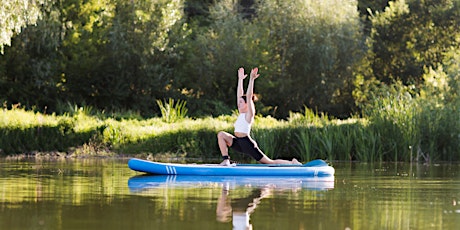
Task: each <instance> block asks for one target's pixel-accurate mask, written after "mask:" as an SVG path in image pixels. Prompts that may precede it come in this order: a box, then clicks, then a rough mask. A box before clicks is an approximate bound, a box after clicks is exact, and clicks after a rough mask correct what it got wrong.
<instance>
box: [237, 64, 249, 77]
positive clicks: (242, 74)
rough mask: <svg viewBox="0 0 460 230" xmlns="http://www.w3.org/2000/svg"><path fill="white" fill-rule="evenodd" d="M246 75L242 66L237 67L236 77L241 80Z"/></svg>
mask: <svg viewBox="0 0 460 230" xmlns="http://www.w3.org/2000/svg"><path fill="white" fill-rule="evenodd" d="M247 76H248V75H247V74H244V68H243V67H241V68H240V69H238V78H239V79H241V80H243V79H245V78H246V77H247Z"/></svg>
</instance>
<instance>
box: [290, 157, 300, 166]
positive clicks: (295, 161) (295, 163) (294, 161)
mask: <svg viewBox="0 0 460 230" xmlns="http://www.w3.org/2000/svg"><path fill="white" fill-rule="evenodd" d="M291 163H292V164H293V165H301V164H302V163H300V162H299V161H298V160H297V159H295V158H292V161H291Z"/></svg>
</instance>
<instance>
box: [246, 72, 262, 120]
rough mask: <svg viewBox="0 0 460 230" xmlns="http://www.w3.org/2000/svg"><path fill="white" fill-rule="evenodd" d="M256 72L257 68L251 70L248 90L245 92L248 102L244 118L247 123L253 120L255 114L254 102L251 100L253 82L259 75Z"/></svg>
mask: <svg viewBox="0 0 460 230" xmlns="http://www.w3.org/2000/svg"><path fill="white" fill-rule="evenodd" d="M258 71H259V69H258V68H257V67H256V68H254V69H252V70H251V75H250V77H249V84H248V89H247V92H246V98H247V102H248V114H247V116H246V120H247V121H248V122H249V123H251V122H252V119H253V118H254V115H255V114H256V108H255V105H254V101H253V99H252V98H253V96H254V80H256V79H257V78H258V77H259V74H258V73H257V72H258Z"/></svg>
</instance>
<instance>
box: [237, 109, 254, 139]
mask: <svg viewBox="0 0 460 230" xmlns="http://www.w3.org/2000/svg"><path fill="white" fill-rule="evenodd" d="M234 126H235V132H238V133H246V134H249V133H250V132H251V124H250V123H248V122H247V121H246V113H240V115H239V116H238V119H236V121H235V124H234Z"/></svg>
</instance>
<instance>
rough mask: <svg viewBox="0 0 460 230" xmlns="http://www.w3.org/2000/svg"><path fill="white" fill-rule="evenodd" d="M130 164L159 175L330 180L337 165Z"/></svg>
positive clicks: (136, 160) (139, 160) (317, 161)
mask: <svg viewBox="0 0 460 230" xmlns="http://www.w3.org/2000/svg"><path fill="white" fill-rule="evenodd" d="M128 166H129V168H130V169H132V170H134V171H138V172H143V173H148V174H158V175H195V176H296V177H312V178H313V177H314V178H325V179H327V178H329V179H331V177H334V173H335V170H334V168H333V167H331V166H329V165H328V164H327V163H326V162H325V161H323V160H313V161H310V162H308V163H306V164H304V165H273V164H241V165H239V164H236V165H234V166H220V165H218V164H177V163H160V162H153V161H147V160H142V159H137V158H132V159H130V160H129V161H128Z"/></svg>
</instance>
